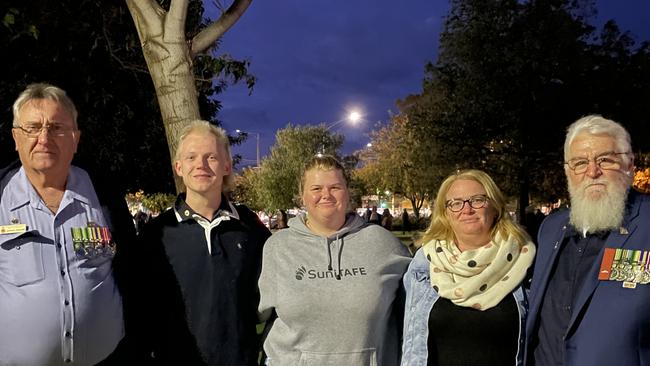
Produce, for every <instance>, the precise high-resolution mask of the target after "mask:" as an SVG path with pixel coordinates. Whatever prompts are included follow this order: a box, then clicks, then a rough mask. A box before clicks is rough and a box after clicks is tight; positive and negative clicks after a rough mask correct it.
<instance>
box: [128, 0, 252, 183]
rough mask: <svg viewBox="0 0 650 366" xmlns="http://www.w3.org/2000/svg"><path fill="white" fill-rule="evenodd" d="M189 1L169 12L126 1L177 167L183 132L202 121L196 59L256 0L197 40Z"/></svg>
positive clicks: (236, 4)
mask: <svg viewBox="0 0 650 366" xmlns="http://www.w3.org/2000/svg"><path fill="white" fill-rule="evenodd" d="M188 1H189V0H172V1H171V3H170V6H169V11H168V12H167V11H165V10H164V9H163V8H162V7H160V5H159V4H158V3H157V2H156V1H153V0H126V4H127V6H128V8H129V12H130V13H131V16H132V17H133V22H134V23H135V26H136V29H137V31H138V37H139V38H140V42H141V43H142V51H143V53H144V58H145V61H146V62H147V68H148V69H149V73H150V74H151V78H152V80H153V84H154V87H155V89H156V96H157V97H158V104H159V105H160V113H161V115H162V120H163V125H164V127H165V136H166V137H167V145H168V146H169V156H170V158H171V160H172V162H173V161H174V155H175V154H176V148H177V147H178V137H179V132H180V131H181V130H182V129H183V127H184V126H185V125H187V124H188V123H189V122H190V121H192V120H195V119H201V115H200V112H199V101H198V95H197V92H196V85H195V84H194V70H193V67H192V59H193V57H194V56H195V55H197V54H198V53H200V52H204V51H205V50H206V49H208V48H209V47H210V46H211V45H212V44H214V42H215V41H216V40H217V39H218V38H219V37H221V35H223V34H224V33H225V32H226V31H227V30H228V29H229V28H230V27H231V26H232V25H233V24H235V22H237V20H238V19H239V17H241V15H242V14H243V13H244V11H246V9H247V8H248V6H249V5H250V3H251V1H252V0H234V1H233V3H232V5H231V6H230V7H229V8H228V10H227V11H225V12H224V13H223V14H222V15H221V16H220V17H219V19H218V20H217V21H215V22H213V23H211V24H210V25H208V26H207V27H206V28H205V29H204V30H203V31H201V32H200V33H199V34H197V35H196V36H195V37H194V38H193V39H192V40H191V41H188V40H187V39H186V36H185V21H186V15H187V7H188ZM174 177H175V179H174V181H175V183H176V191H177V192H181V191H183V189H184V186H183V183H182V181H181V180H180V179H179V177H176V174H175V173H174Z"/></svg>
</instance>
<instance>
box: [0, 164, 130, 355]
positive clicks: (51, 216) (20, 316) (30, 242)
mask: <svg viewBox="0 0 650 366" xmlns="http://www.w3.org/2000/svg"><path fill="white" fill-rule="evenodd" d="M0 190H1V191H2V198H1V200H0V225H2V226H5V227H6V226H7V225H11V224H16V223H19V224H26V225H27V228H26V230H25V231H23V232H17V233H11V234H0V340H1V341H0V365H5V364H11V365H48V366H52V365H64V364H67V363H68V362H73V364H74V365H94V364H96V363H97V362H99V361H101V360H103V359H104V358H106V357H107V356H108V355H109V354H110V353H111V352H112V351H113V350H114V349H115V347H116V345H117V343H118V342H119V341H120V339H121V338H122V336H123V334H124V327H123V321H122V301H121V298H120V295H119V293H118V291H117V287H116V285H115V283H114V280H113V274H112V269H111V262H112V254H111V253H110V252H105V253H103V254H96V255H85V256H79V255H78V254H76V253H75V251H74V248H73V241H72V231H71V229H72V228H80V227H81V228H84V227H87V226H88V225H89V223H91V225H92V223H94V224H96V225H97V226H99V227H108V228H109V230H110V229H111V223H110V222H106V219H105V217H108V216H107V215H104V214H103V212H102V209H101V206H100V204H99V200H98V198H97V195H96V194H95V190H94V188H93V185H92V183H91V181H90V178H89V177H88V175H87V173H86V172H85V171H83V170H82V169H79V168H77V167H74V166H73V167H71V169H70V173H69V174H68V179H67V186H66V191H65V193H64V195H63V199H62V200H61V203H60V205H59V209H58V211H57V212H56V213H52V212H51V211H50V210H49V209H48V208H47V207H46V206H45V203H44V202H43V200H42V199H41V198H40V197H39V195H38V194H37V193H36V191H35V189H34V188H33V186H32V185H31V183H30V182H29V180H28V179H27V176H26V175H25V172H24V170H23V168H22V167H21V168H20V169H18V171H17V172H15V174H12V173H10V174H8V175H7V176H6V177H5V179H3V181H2V182H0Z"/></svg>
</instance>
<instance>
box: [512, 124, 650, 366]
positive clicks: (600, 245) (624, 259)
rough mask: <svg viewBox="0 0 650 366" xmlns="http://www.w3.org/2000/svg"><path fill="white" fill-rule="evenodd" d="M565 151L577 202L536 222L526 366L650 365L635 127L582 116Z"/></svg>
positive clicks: (647, 268) (649, 273)
mask: <svg viewBox="0 0 650 366" xmlns="http://www.w3.org/2000/svg"><path fill="white" fill-rule="evenodd" d="M564 158H565V173H566V176H567V181H568V188H569V194H570V196H571V209H570V210H569V211H561V212H558V213H556V214H554V215H551V216H549V217H548V218H547V219H546V220H545V221H544V223H543V224H542V226H541V227H540V230H539V235H538V239H539V240H538V243H539V248H538V252H537V260H536V263H535V272H534V275H533V280H532V284H531V289H530V302H529V304H530V307H529V308H530V310H529V314H528V321H527V324H526V333H527V334H526V341H527V343H526V355H525V358H526V365H537V366H544V365H567V366H569V365H571V366H574V365H575V366H578V365H580V366H582V365H589V366H597V365H626V366H634V365H650V285H649V284H648V283H649V282H650V198H649V197H648V196H646V195H643V194H640V193H638V192H636V191H634V190H633V189H630V187H631V184H632V177H633V175H634V174H633V173H634V156H633V155H632V146H631V142H630V135H629V134H628V132H627V131H626V130H625V129H624V128H623V127H622V126H621V125H620V124H618V123H616V122H614V121H611V120H608V119H605V118H603V117H601V116H595V115H592V116H587V117H584V118H581V119H579V120H578V121H576V122H574V123H573V124H572V125H571V126H569V129H568V132H567V136H566V141H565V144H564Z"/></svg>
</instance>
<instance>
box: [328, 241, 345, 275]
mask: <svg viewBox="0 0 650 366" xmlns="http://www.w3.org/2000/svg"><path fill="white" fill-rule="evenodd" d="M340 240H341V239H340V238H339V236H338V234H337V235H336V242H337V243H339V253H338V256H337V266H336V268H337V269H336V270H334V277H336V279H337V280H340V279H341V251H342V248H343V245H340ZM330 244H331V243H330V241H329V239H328V240H327V257H328V260H329V262H328V263H327V270H328V271H332V270H333V269H332V248H331V247H330Z"/></svg>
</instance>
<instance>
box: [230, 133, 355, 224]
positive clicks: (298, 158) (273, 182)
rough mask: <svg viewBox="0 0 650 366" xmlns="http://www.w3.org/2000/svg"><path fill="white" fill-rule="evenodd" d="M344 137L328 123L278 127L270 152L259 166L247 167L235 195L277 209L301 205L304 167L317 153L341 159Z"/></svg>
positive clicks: (269, 208) (263, 207) (267, 208)
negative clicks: (330, 128) (301, 179)
mask: <svg viewBox="0 0 650 366" xmlns="http://www.w3.org/2000/svg"><path fill="white" fill-rule="evenodd" d="M342 145H343V136H342V135H340V134H332V133H331V132H330V131H328V130H327V128H326V126H325V125H321V126H293V125H291V124H289V125H288V126H287V127H286V128H284V129H281V130H279V131H278V132H277V133H276V136H275V144H274V145H273V146H272V147H271V153H270V155H269V156H268V157H267V158H265V159H264V160H262V163H261V166H260V168H259V169H248V170H245V171H244V172H243V174H242V178H240V184H239V185H238V188H237V190H236V191H235V195H236V197H237V199H238V200H239V201H240V202H244V203H247V204H248V205H250V206H251V207H255V208H259V209H263V210H264V211H266V212H275V211H277V210H284V209H287V208H292V207H296V206H301V202H300V199H299V193H298V186H299V182H300V175H301V173H302V168H303V166H304V165H305V164H306V163H307V162H308V161H309V160H310V159H311V158H312V157H313V156H315V155H316V154H318V153H324V154H328V155H332V156H335V157H337V158H339V159H340V155H339V154H338V152H339V150H340V149H341V146H342Z"/></svg>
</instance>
